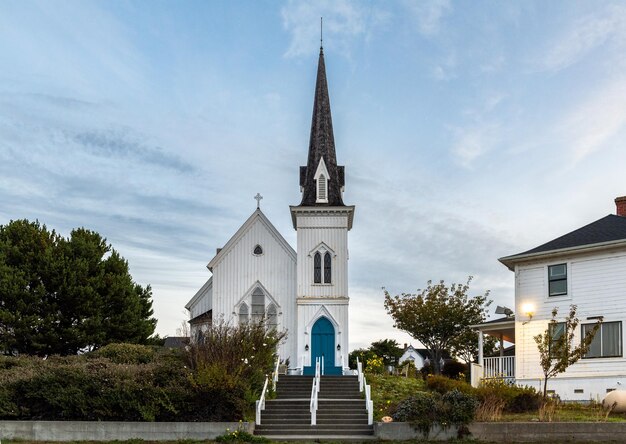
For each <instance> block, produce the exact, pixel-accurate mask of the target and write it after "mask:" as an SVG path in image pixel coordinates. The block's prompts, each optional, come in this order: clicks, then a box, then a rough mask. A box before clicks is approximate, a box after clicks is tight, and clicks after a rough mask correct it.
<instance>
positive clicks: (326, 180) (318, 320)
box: [290, 48, 354, 375]
mask: <svg viewBox="0 0 626 444" xmlns="http://www.w3.org/2000/svg"><path fill="white" fill-rule="evenodd" d="M344 183H345V174H344V167H343V166H339V165H337V156H336V153H335V139H334V136H333V123H332V118H331V113H330V99H329V96H328V84H327V80H326V67H325V64H324V50H323V48H320V54H319V61H318V66H317V80H316V84H315V99H314V103H313V118H312V122H311V138H310V141H309V154H308V160H307V165H306V166H301V167H300V191H301V192H302V201H301V202H300V205H297V206H290V210H291V217H292V221H293V226H294V229H295V230H296V231H297V239H298V241H297V242H298V247H297V316H298V320H297V325H298V327H297V330H298V331H297V335H298V336H297V350H298V352H297V356H298V363H297V364H296V363H293V364H296V365H297V366H298V367H302V368H303V370H304V374H312V373H313V372H314V366H315V359H316V358H317V357H319V358H323V362H324V374H326V375H331V374H342V372H343V370H344V369H347V368H348V344H349V335H348V305H349V297H348V231H349V230H350V229H351V228H352V220H353V217H354V206H348V205H345V204H344V203H343V190H344Z"/></svg>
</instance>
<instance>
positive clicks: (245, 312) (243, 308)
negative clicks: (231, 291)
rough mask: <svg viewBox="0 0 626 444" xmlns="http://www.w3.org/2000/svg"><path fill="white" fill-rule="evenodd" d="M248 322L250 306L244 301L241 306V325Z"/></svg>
mask: <svg viewBox="0 0 626 444" xmlns="http://www.w3.org/2000/svg"><path fill="white" fill-rule="evenodd" d="M247 322H248V306H247V305H246V303H245V302H244V303H243V304H241V306H239V325H243V324H245V323H247Z"/></svg>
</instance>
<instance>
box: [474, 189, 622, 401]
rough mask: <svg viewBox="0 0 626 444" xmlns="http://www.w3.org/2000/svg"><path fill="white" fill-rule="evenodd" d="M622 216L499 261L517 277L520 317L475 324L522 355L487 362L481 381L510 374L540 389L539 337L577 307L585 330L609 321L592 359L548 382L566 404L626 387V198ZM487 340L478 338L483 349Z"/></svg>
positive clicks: (476, 369)
mask: <svg viewBox="0 0 626 444" xmlns="http://www.w3.org/2000/svg"><path fill="white" fill-rule="evenodd" d="M615 203H616V205H617V215H612V214H610V215H608V216H605V217H603V218H602V219H599V220H597V221H595V222H592V223H590V224H588V225H585V226H584V227H582V228H579V229H578V230H575V231H572V232H571V233H568V234H565V235H564V236H561V237H559V238H557V239H554V240H552V241H550V242H547V243H545V244H543V245H540V246H538V247H536V248H533V249H531V250H528V251H525V252H523V253H519V254H515V255H512V256H507V257H503V258H501V259H500V262H502V263H503V264H504V265H506V266H507V267H508V268H509V269H510V270H511V271H513V272H514V273H515V307H516V310H515V317H514V318H502V319H496V320H494V321H491V322H489V323H485V324H482V325H480V326H476V327H477V329H478V330H479V331H480V333H479V338H481V339H482V335H483V334H489V335H496V336H499V337H504V339H505V340H507V341H510V342H513V343H514V344H515V356H512V357H507V356H502V357H494V358H484V357H483V356H482V353H480V356H479V364H480V365H479V366H474V368H473V377H472V379H473V382H474V383H476V382H477V381H478V379H479V377H480V376H483V377H501V376H505V377H506V376H508V377H511V378H513V379H514V380H515V382H516V383H517V384H520V385H531V386H535V387H539V385H540V380H541V378H542V371H541V368H540V365H539V354H538V351H537V346H536V344H535V341H534V340H533V336H535V335H537V334H539V333H542V332H544V331H545V330H546V328H547V325H548V322H549V320H550V319H551V312H552V310H553V309H554V308H557V309H558V316H559V318H561V319H563V318H564V317H565V316H566V315H567V313H568V310H569V307H570V305H572V304H573V305H576V306H577V307H578V311H577V317H578V318H579V319H580V323H581V325H580V326H579V328H578V331H577V332H576V339H575V340H576V341H580V339H581V336H582V334H583V332H585V331H587V330H588V329H590V328H592V326H593V325H594V324H595V323H596V322H597V320H598V319H602V320H603V323H602V326H601V328H600V330H599V331H598V333H597V334H596V336H595V338H594V341H593V343H592V344H591V348H590V350H589V352H588V353H587V355H586V356H585V357H584V358H583V359H581V360H579V361H578V362H577V363H575V364H573V365H572V366H570V367H569V368H568V369H567V370H566V371H565V372H564V373H562V374H560V375H558V376H557V377H556V378H554V379H551V380H550V381H549V382H548V389H549V390H553V391H554V392H555V393H556V394H558V395H559V396H560V397H561V399H566V400H589V399H597V398H600V399H602V398H603V397H604V395H605V394H606V393H607V392H609V391H612V390H615V389H617V388H620V387H621V388H624V387H625V386H626V359H625V358H624V350H623V344H624V331H623V324H624V322H625V321H626V197H618V198H617V199H615ZM481 343H482V341H481V340H479V344H481Z"/></svg>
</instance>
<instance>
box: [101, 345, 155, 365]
mask: <svg viewBox="0 0 626 444" xmlns="http://www.w3.org/2000/svg"><path fill="white" fill-rule="evenodd" d="M92 355H93V356H101V357H103V358H107V359H108V360H109V361H111V362H114V363H115V364H147V363H148V362H152V360H153V359H154V350H153V349H152V348H150V347H148V346H145V345H138V344H125V343H120V344H108V345H105V346H104V347H102V348H101V349H99V350H97V351H95V352H94V353H93V354H92Z"/></svg>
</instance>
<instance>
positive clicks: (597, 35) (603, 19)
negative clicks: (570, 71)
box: [539, 5, 626, 71]
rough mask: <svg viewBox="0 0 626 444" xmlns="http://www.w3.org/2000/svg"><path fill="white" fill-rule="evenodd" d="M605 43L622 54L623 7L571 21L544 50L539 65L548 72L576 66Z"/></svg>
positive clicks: (625, 19) (624, 38)
mask: <svg viewBox="0 0 626 444" xmlns="http://www.w3.org/2000/svg"><path fill="white" fill-rule="evenodd" d="M609 42H612V43H615V44H617V45H618V48H617V49H618V50H619V51H622V52H623V51H624V45H625V44H626V6H624V5H610V6H607V7H606V8H604V9H600V10H599V11H597V12H594V13H593V14H589V15H587V16H585V17H581V18H579V19H577V20H575V21H573V23H571V24H570V25H569V26H568V28H567V29H566V30H565V31H564V32H562V33H561V35H560V36H559V37H558V39H557V40H556V41H555V42H553V44H552V45H551V46H550V47H549V48H548V50H547V52H546V54H544V55H543V57H542V58H541V59H540V61H539V65H540V67H541V68H542V69H545V70H548V71H559V70H562V69H565V68H567V67H569V66H571V65H573V64H575V63H577V62H579V61H580V60H582V59H583V58H584V57H585V56H587V55H588V54H590V53H591V52H592V51H593V50H594V49H596V48H598V47H599V46H601V45H604V44H606V43H609ZM622 57H626V56H625V55H622Z"/></svg>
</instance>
